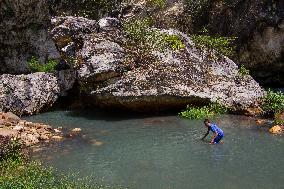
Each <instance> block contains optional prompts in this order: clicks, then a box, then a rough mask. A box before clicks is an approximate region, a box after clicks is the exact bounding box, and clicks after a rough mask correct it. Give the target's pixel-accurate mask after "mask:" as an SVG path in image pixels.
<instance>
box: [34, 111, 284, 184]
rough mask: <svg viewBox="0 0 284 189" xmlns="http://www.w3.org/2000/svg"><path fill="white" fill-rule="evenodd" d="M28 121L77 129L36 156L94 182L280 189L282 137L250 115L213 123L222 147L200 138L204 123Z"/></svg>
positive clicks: (120, 118)
mask: <svg viewBox="0 0 284 189" xmlns="http://www.w3.org/2000/svg"><path fill="white" fill-rule="evenodd" d="M29 120H32V121H41V122H45V123H48V124H51V125H53V126H56V127H57V126H58V127H59V126H62V127H65V128H75V127H80V128H82V136H79V137H75V138H73V139H70V138H69V139H66V140H64V141H63V142H62V143H60V144H58V143H57V144H53V145H50V146H49V147H46V148H44V149H43V151H41V152H40V153H36V155H37V158H38V159H40V160H43V161H44V162H45V163H46V164H48V165H52V166H54V167H56V168H57V169H59V170H60V171H62V172H68V173H72V172H79V176H92V177H95V178H96V180H94V182H100V183H102V184H109V185H122V186H126V187H129V188H135V189H136V188H137V189H191V188H192V189H196V188H210V189H215V188H216V189H246V188H247V189H266V188H267V189H274V188H275V189H276V188H279V189H280V188H284V179H283V176H284V150H283V145H284V137H283V136H273V135H271V134H269V133H268V132H267V128H261V127H259V126H256V125H255V121H254V119H251V118H247V117H242V116H233V115H226V116H223V117H220V118H218V119H217V120H214V121H216V122H217V123H218V124H219V125H220V127H221V128H222V129H223V130H224V132H225V139H224V144H220V145H209V144H208V142H209V139H210V138H208V140H207V142H203V141H201V140H200V138H201V137H202V135H203V134H204V133H205V132H206V129H205V128H204V126H203V124H202V121H190V120H186V119H182V118H179V117H178V116H154V117H149V116H148V117H139V116H130V115H119V114H118V113H109V114H107V115H106V114H105V115H104V114H102V113H98V112H92V113H90V111H78V112H72V111H53V112H48V113H43V114H41V115H38V116H34V117H30V118H29Z"/></svg>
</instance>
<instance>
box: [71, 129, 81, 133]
mask: <svg viewBox="0 0 284 189" xmlns="http://www.w3.org/2000/svg"><path fill="white" fill-rule="evenodd" d="M81 131H82V129H81V128H75V129H72V132H81Z"/></svg>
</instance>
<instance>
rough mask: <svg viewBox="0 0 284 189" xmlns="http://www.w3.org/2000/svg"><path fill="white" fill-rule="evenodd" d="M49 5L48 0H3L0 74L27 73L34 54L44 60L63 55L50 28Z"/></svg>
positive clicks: (1, 3) (0, 6) (0, 9)
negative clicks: (53, 38)
mask: <svg viewBox="0 0 284 189" xmlns="http://www.w3.org/2000/svg"><path fill="white" fill-rule="evenodd" d="M48 9H49V7H48V2H47V0H17V1H1V2H0V64H1V67H0V74H3V73H10V74H22V73H28V72H29V71H30V69H29V67H28V64H27V61H28V59H29V58H31V57H32V56H36V57H38V58H39V61H40V62H41V63H44V62H45V61H46V60H47V59H49V58H55V59H57V58H60V54H59V52H58V51H57V49H56V46H55V44H54V42H53V41H52V39H51V38H50V36H49V34H48V30H47V28H48V27H49V25H50V15H49V10H48Z"/></svg>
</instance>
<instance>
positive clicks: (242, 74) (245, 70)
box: [238, 65, 249, 77]
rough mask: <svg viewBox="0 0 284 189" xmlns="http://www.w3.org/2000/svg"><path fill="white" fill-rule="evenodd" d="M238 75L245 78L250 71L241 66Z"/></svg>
mask: <svg viewBox="0 0 284 189" xmlns="http://www.w3.org/2000/svg"><path fill="white" fill-rule="evenodd" d="M238 73H239V75H240V76H241V77H244V76H246V75H249V70H248V69H246V68H245V66H244V65H241V67H240V69H239V71H238Z"/></svg>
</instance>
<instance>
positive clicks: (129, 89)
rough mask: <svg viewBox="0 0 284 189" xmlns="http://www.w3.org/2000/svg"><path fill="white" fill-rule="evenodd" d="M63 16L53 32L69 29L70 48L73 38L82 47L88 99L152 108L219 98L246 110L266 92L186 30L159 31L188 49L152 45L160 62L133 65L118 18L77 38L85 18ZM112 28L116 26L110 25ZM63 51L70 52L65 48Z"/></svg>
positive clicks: (78, 51) (235, 108) (83, 81)
mask: <svg viewBox="0 0 284 189" xmlns="http://www.w3.org/2000/svg"><path fill="white" fill-rule="evenodd" d="M60 20H62V18H60V17H59V18H54V23H57V24H55V28H54V29H53V31H57V30H60V28H68V29H66V30H65V31H66V32H64V35H62V34H60V35H61V36H65V38H69V39H72V41H69V43H67V44H66V47H67V46H68V45H69V44H71V43H72V44H74V45H75V46H76V47H77V48H75V49H74V50H73V52H72V54H74V55H75V59H76V60H77V61H78V62H80V64H78V65H77V66H78V67H77V70H78V71H77V72H78V80H79V83H80V85H81V89H82V91H84V93H85V94H86V95H87V96H88V97H89V98H88V103H89V104H95V105H98V106H102V107H110V108H114V107H119V108H127V109H131V110H135V111H148V110H165V109H167V108H181V107H185V106H186V105H187V104H198V105H200V104H205V103H208V102H210V101H216V100H218V101H220V102H221V103H222V104H224V105H226V106H228V107H229V108H231V109H232V110H233V111H243V110H245V109H247V108H249V107H255V106H257V102H258V101H259V99H260V98H261V97H262V96H263V95H264V91H263V90H262V89H261V88H260V87H259V85H258V84H257V83H256V82H255V81H254V80H253V79H252V78H251V77H250V76H244V77H242V76H240V74H239V73H238V67H237V65H236V64H235V63H234V62H233V61H231V60H230V59H228V58H226V57H222V56H221V57H219V58H218V60H213V59H209V58H207V55H208V53H209V52H205V51H202V50H198V49H197V48H196V47H195V45H194V43H193V42H192V41H191V40H190V38H189V37H188V36H186V35H185V34H183V33H181V32H178V31H175V30H160V31H159V32H162V33H168V34H170V35H172V34H174V35H178V36H179V37H180V38H181V39H182V41H183V43H184V45H185V49H182V50H179V51H174V50H171V49H170V48H168V49H166V50H165V51H164V52H158V51H155V50H153V51H151V54H152V55H153V56H154V57H155V58H156V59H157V61H156V62H154V63H152V64H147V63H144V62H139V63H133V64H135V65H134V66H131V65H129V63H126V61H125V57H126V56H128V55H129V53H131V52H129V49H127V46H126V45H125V43H124V41H125V38H124V36H125V35H123V31H121V30H120V28H119V24H117V23H115V25H114V26H113V27H112V28H113V29H112V30H111V31H110V30H109V29H108V30H100V28H99V29H98V30H92V31H91V32H90V31H89V30H87V32H86V33H81V35H80V37H78V38H75V39H74V37H76V36H73V38H72V35H71V36H70V33H71V34H72V33H76V30H77V29H78V28H84V27H86V25H84V24H82V22H81V21H80V20H81V18H75V17H73V18H72V19H71V18H68V20H69V21H68V22H66V21H64V22H62V21H60ZM70 22H71V23H70ZM74 22H75V23H74ZM66 23H68V24H66ZM87 23H89V22H87ZM99 23H101V22H100V21H99ZM74 25H76V26H78V27H76V30H75V31H73V32H72V27H68V26H74ZM108 28H111V27H110V26H109V25H108ZM70 30H71V31H70ZM80 31H84V30H82V29H80ZM52 33H53V34H55V33H54V32H52ZM82 34H83V37H82ZM53 38H54V39H55V42H56V44H60V45H61V44H62V43H61V40H57V39H58V38H57V37H53ZM61 49H65V47H64V46H62V47H61ZM61 53H62V54H64V53H65V55H64V56H66V57H67V56H68V54H67V53H66V52H65V51H63V50H61Z"/></svg>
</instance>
